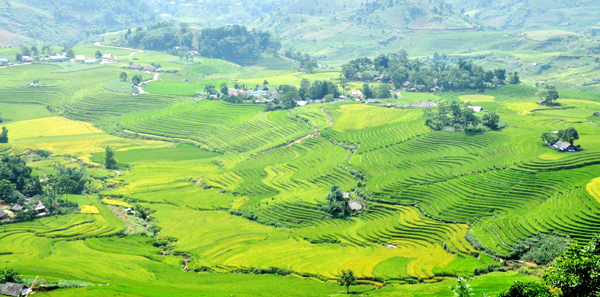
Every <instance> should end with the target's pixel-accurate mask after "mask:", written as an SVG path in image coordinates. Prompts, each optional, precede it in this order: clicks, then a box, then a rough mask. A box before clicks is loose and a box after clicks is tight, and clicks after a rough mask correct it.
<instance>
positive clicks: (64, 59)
mask: <svg viewBox="0 0 600 297" xmlns="http://www.w3.org/2000/svg"><path fill="white" fill-rule="evenodd" d="M48 59H49V61H50V62H67V61H69V58H68V57H67V56H50V57H48Z"/></svg>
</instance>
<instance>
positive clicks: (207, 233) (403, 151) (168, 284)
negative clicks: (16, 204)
mask: <svg viewBox="0 0 600 297" xmlns="http://www.w3.org/2000/svg"><path fill="white" fill-rule="evenodd" d="M87 50H91V48H90V49H87ZM136 56H138V55H137V54H136ZM139 57H143V58H148V59H150V57H152V56H151V55H149V54H142V53H140V55H139ZM157 59H164V60H160V61H163V62H164V61H166V62H165V63H169V64H166V65H169V66H172V67H181V70H182V73H183V72H184V71H188V73H192V72H193V73H195V75H197V77H196V79H198V80H200V79H201V77H203V76H204V75H206V76H210V79H222V80H228V79H230V78H232V77H239V78H240V81H242V82H243V81H244V80H246V81H248V82H254V81H259V80H262V79H264V77H260V75H262V74H265V73H266V72H265V73H260V75H259V74H256V73H253V72H251V71H250V70H249V69H244V70H243V71H240V72H239V73H238V72H237V71H239V69H238V68H237V67H236V66H235V65H228V66H227V69H226V71H223V72H220V73H211V71H214V70H215V69H216V68H218V67H220V66H219V65H220V64H219V63H217V62H215V64H214V65H212V66H211V65H209V62H206V63H204V64H193V65H182V64H177V63H171V62H169V61H172V59H173V57H171V56H168V55H158V56H157ZM168 59H171V60H168ZM157 61H158V60H157ZM178 65H179V66H178ZM215 65H216V66H215ZM217 66H218V67H217ZM31 67H32V68H31V69H30V71H27V70H26V69H27V68H26V67H23V68H24V69H18V70H15V73H14V77H8V76H6V77H8V80H7V84H6V85H3V86H2V89H0V94H2V96H0V111H2V110H3V109H4V110H7V111H8V112H11V114H13V115H14V116H12V119H11V120H10V121H7V122H6V124H5V125H6V126H7V128H8V129H9V130H10V131H11V132H10V142H9V143H8V144H2V145H0V154H20V155H23V154H26V153H27V152H29V151H30V150H33V149H40V148H41V149H48V150H51V151H53V152H54V154H55V156H54V157H52V158H51V159H50V160H44V161H39V162H34V163H32V166H34V167H36V169H35V174H38V175H39V176H44V174H52V169H51V167H50V166H51V165H52V164H54V163H55V162H59V163H61V164H69V163H71V162H75V161H77V162H79V161H81V162H79V163H80V164H84V163H85V164H90V165H91V166H95V167H94V168H89V169H88V172H92V173H94V174H96V175H97V176H102V178H103V179H105V180H106V185H107V186H106V187H105V188H104V189H103V190H102V192H101V193H100V194H99V195H98V196H95V195H90V196H88V197H72V198H71V197H69V198H70V199H76V200H77V202H78V203H79V204H80V207H81V211H80V212H79V213H72V214H68V215H62V216H56V217H45V218H41V219H37V220H34V221H32V222H26V223H16V224H7V225H5V226H2V227H0V228H4V227H6V231H2V232H0V251H2V252H0V262H4V263H10V264H11V265H14V267H16V268H18V269H19V270H20V271H22V273H24V274H25V275H26V276H28V277H35V276H36V275H43V276H44V277H46V278H48V279H52V280H55V279H79V280H85V281H89V282H92V283H94V284H99V283H111V284H114V286H112V285H111V286H102V287H99V286H94V287H90V288H89V290H85V291H84V290H81V291H80V290H73V291H71V290H66V291H65V290H61V291H56V292H52V293H47V295H48V296H60V294H64V295H63V296H69V294H74V293H73V292H75V293H82V292H83V293H84V294H83V295H85V296H94V294H97V296H111V294H114V295H115V296H122V295H118V294H131V295H133V296H137V295H148V296H160V295H164V294H169V293H168V292H172V291H173V290H181V289H183V288H189V290H190V292H193V294H197V295H203V294H204V295H207V294H211V293H213V292H218V293H219V294H221V293H223V294H221V295H227V294H238V295H243V294H244V293H245V294H247V295H257V294H258V293H256V292H264V295H266V296H269V295H272V296H277V292H275V291H276V290H275V289H272V288H277V289H279V288H280V287H279V286H272V285H273V284H275V283H278V282H283V283H284V285H285V286H288V287H287V288H289V287H295V288H298V291H297V292H294V293H293V294H295V293H297V295H298V296H308V295H323V296H324V295H330V294H335V293H336V292H337V291H338V290H339V288H337V287H336V286H335V284H333V283H327V282H322V281H326V280H330V281H333V280H335V279H336V278H337V277H338V276H339V274H340V271H341V270H344V269H352V270H354V271H355V273H356V275H357V276H358V277H359V280H360V283H361V284H363V285H362V286H358V287H357V290H359V291H361V292H365V291H368V290H371V289H372V286H370V285H378V286H383V285H384V284H385V285H387V287H385V288H384V289H381V290H376V291H372V292H370V293H369V294H371V293H373V294H374V295H378V294H395V293H398V292H412V291H414V290H421V289H415V288H425V285H417V286H409V285H407V284H406V283H407V282H408V281H409V279H411V278H417V279H420V280H422V281H423V282H426V283H434V282H440V283H439V284H431V285H428V286H429V287H427V288H432V289H431V290H433V288H435V289H436V290H438V291H437V292H442V293H440V294H443V293H447V292H446V291H444V290H445V289H444V288H447V287H448V286H449V285H451V281H450V280H449V279H454V278H455V276H457V275H462V276H473V275H474V270H475V269H485V268H486V267H487V265H488V264H491V265H495V264H496V265H499V264H497V263H494V261H493V260H492V259H491V257H489V256H487V255H485V254H483V253H482V252H481V251H477V250H475V249H474V248H473V246H471V243H469V242H468V241H467V240H466V237H467V235H470V236H471V237H474V238H476V239H477V240H478V241H480V242H481V243H482V244H483V245H484V246H485V247H486V248H489V249H490V250H493V251H495V252H496V253H498V254H499V255H506V254H508V253H509V251H510V246H511V245H512V244H514V243H516V242H518V241H519V240H521V239H524V238H527V237H530V236H532V235H535V234H536V233H538V232H543V233H558V234H562V235H565V236H570V237H571V238H572V239H573V240H576V241H586V240H588V239H589V238H590V237H591V236H592V234H594V233H600V198H598V197H600V194H599V193H600V190H599V188H600V187H599V182H598V177H599V176H600V149H599V148H600V138H598V137H597V135H598V133H599V132H600V131H598V129H600V128H599V127H598V126H597V125H593V124H591V123H590V121H593V118H592V117H591V116H592V113H593V111H594V109H595V108H597V107H598V105H599V104H600V100H599V99H598V97H597V96H595V95H589V96H587V95H586V94H579V93H571V94H569V97H570V98H574V99H563V100H561V104H562V105H561V107H559V108H550V107H540V106H537V105H535V101H536V97H535V95H534V94H535V92H534V90H532V89H531V88H528V87H526V86H506V87H502V88H499V89H496V90H492V91H487V92H486V93H483V94H468V93H441V94H406V96H405V98H400V99H394V102H397V103H398V104H400V103H408V102H418V101H421V100H436V101H440V100H462V101H469V102H472V103H474V104H475V103H476V104H478V105H481V106H483V107H484V109H485V110H486V111H496V112H497V113H498V114H499V115H500V116H501V118H502V119H503V120H504V121H506V122H507V123H508V125H507V127H505V128H504V129H502V130H500V131H488V132H485V133H449V132H438V131H433V130H431V129H430V128H429V127H427V126H426V125H425V118H424V117H423V111H422V110H420V109H386V108H381V107H375V106H367V105H364V104H358V103H354V102H337V103H332V104H319V105H307V106H303V107H299V108H295V109H292V110H288V111H283V110H279V111H273V112H264V111H263V110H264V106H262V105H250V104H229V103H226V102H222V101H207V100H204V101H200V100H199V99H197V98H188V97H182V96H179V95H177V94H172V93H169V89H168V88H164V89H161V91H160V92H158V91H157V92H151V93H148V94H143V95H139V96H133V95H131V94H125V93H122V94H119V93H115V92H109V91H106V90H104V88H103V86H104V84H105V83H106V82H107V81H109V80H111V79H113V80H114V79H116V77H118V73H119V72H118V71H119V70H118V69H116V68H115V67H103V68H101V69H91V70H86V71H82V72H81V73H79V74H78V75H79V76H81V77H79V78H78V77H77V75H75V74H72V73H53V72H52V71H54V70H56V69H55V67H52V66H47V65H32V66H31ZM215 67H216V68H215ZM31 71H33V72H36V71H37V73H39V76H40V77H41V78H42V79H45V80H47V81H48V83H52V84H54V85H55V86H52V87H44V88H39V89H28V88H25V87H22V85H23V82H27V80H29V79H31V78H32V77H33V76H34V74H32V73H31ZM194 71H195V72H194ZM268 73H269V75H272V77H274V78H277V79H273V80H271V78H270V77H269V81H271V83H274V82H277V81H281V82H283V81H285V82H288V81H292V78H293V79H298V78H300V76H305V75H308V74H302V75H300V74H290V73H289V72H286V71H285V70H281V69H274V70H268ZM0 75H5V74H4V72H3V70H0ZM177 75H182V74H181V73H179V74H177ZM177 75H173V76H172V77H166V78H165V80H166V81H169V82H171V83H173V80H174V79H175V78H174V77H176V76H177ZM186 75H187V74H186ZM331 75H333V74H332V72H322V73H317V74H315V76H314V78H320V79H324V78H325V76H331ZM3 77H4V76H3ZM72 82H79V84H78V85H77V87H73V84H72ZM261 83H262V81H261ZM175 85H176V84H175ZM153 88H155V89H154V90H157V89H160V88H161V84H155V85H154V86H153ZM150 90H151V88H150ZM532 104H533V105H532ZM18 106H25V107H28V108H31V113H23V112H19V111H18V108H17V107H18ZM31 106H35V107H31ZM4 115H5V114H4V112H3V116H4ZM7 118H9V117H8V116H7ZM571 126H572V127H575V128H576V129H577V130H578V131H579V134H580V136H581V139H580V140H578V141H577V144H580V145H581V146H582V148H584V150H583V151H581V152H577V153H568V154H567V153H565V154H559V153H557V152H555V151H554V150H552V149H550V148H548V147H546V146H544V144H543V143H542V142H541V141H540V135H541V134H542V133H543V132H551V131H554V130H560V129H565V128H567V127H571ZM106 132H110V133H112V135H111V134H107V133H106ZM149 139H152V140H149ZM174 143H176V144H174ZM107 145H110V146H112V147H114V148H115V151H116V157H117V160H118V161H119V163H120V165H122V168H121V169H119V170H120V171H119V172H118V173H117V172H115V171H107V170H104V169H103V168H102V167H101V163H102V162H103V158H104V156H103V149H104V147H105V146H107ZM359 175H364V180H360V178H359ZM332 184H337V185H340V186H341V187H342V188H343V189H344V191H353V190H355V189H359V190H360V191H362V192H364V193H365V194H366V195H367V196H368V198H367V199H366V206H367V207H366V209H365V211H364V212H362V213H361V214H360V215H357V216H353V217H350V218H348V219H346V220H342V219H334V218H332V217H331V215H329V214H328V213H325V212H324V211H322V208H321V207H322V206H323V205H324V204H325V203H326V201H325V195H326V193H327V192H328V191H329V188H330V187H331V185H332ZM125 201H127V202H125ZM134 204H140V205H141V206H143V207H146V208H149V209H150V210H151V211H152V215H151V216H152V218H153V220H152V221H151V224H153V225H156V226H157V227H159V228H160V229H159V231H158V234H157V237H158V238H159V239H156V238H148V237H144V236H141V235H128V236H125V234H123V233H122V231H123V230H125V229H126V227H125V223H124V222H123V221H121V220H119V219H118V218H117V217H116V216H115V214H113V213H112V212H111V208H113V209H122V208H124V207H131V206H132V205H134ZM109 206H110V208H109ZM117 216H120V214H119V213H117ZM126 218H127V217H126ZM130 219H131V221H135V220H137V219H132V218H130ZM125 221H126V223H131V221H129V220H127V219H126V220H125ZM143 224H146V223H143ZM1 230H4V229H1ZM165 242H168V244H167V243H165ZM165 246H168V248H166V247H165ZM5 250H6V251H9V252H8V253H4V252H3V251H5ZM182 256H183V257H182ZM184 268H185V269H187V270H188V272H184V271H183V270H184ZM257 268H260V269H270V268H278V269H285V270H289V272H290V273H291V274H292V275H293V276H294V277H283V276H256V275H252V276H251V275H239V274H237V273H234V272H240V271H254V269H257ZM194 269H197V270H199V271H207V270H208V271H213V272H217V273H194V272H191V271H193V270H194ZM503 276H504V277H506V278H503ZM300 278H303V279H300ZM526 278H530V277H529V276H524V275H518V274H516V273H507V274H500V275H496V274H493V275H487V276H483V277H479V278H476V280H475V281H474V282H484V280H491V279H493V280H494V282H495V283H494V284H495V285H496V286H490V289H489V290H488V291H485V292H486V293H490V292H497V291H499V290H501V289H503V288H505V287H506V285H507V284H509V283H510V282H509V281H507V279H509V280H513V279H526ZM184 281H185V282H189V283H193V284H181V282H184ZM149 283H151V284H149ZM213 284H218V285H213ZM223 284H235V285H232V286H229V289H225V288H224V287H227V286H225V285H223ZM247 284H250V285H249V286H248V288H247V290H249V291H245V290H244V289H245V288H244V286H245V285H247ZM282 286H283V285H282ZM420 286H422V287H420ZM442 286H445V287H444V288H442ZM265 287H270V288H271V289H272V290H271V289H268V290H267V289H264V288H265ZM242 288H244V289H242ZM261 289H262V290H261ZM273 290H274V291H273ZM313 290H314V291H313ZM395 290H400V291H398V292H396V291H395ZM423 290H424V289H423ZM207 292H208V293H207ZM248 292H250V293H248ZM186 293H187V292H186ZM482 293H484V292H483V291H482ZM44 294H46V293H44ZM102 294H108V295H102ZM42 296H45V295H42Z"/></svg>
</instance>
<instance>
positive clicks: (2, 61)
mask: <svg viewBox="0 0 600 297" xmlns="http://www.w3.org/2000/svg"><path fill="white" fill-rule="evenodd" d="M6 64H8V60H7V59H0V66H5V65H6Z"/></svg>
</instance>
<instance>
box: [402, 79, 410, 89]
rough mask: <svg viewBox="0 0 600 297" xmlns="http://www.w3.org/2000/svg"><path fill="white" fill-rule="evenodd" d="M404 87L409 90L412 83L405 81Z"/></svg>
mask: <svg viewBox="0 0 600 297" xmlns="http://www.w3.org/2000/svg"><path fill="white" fill-rule="evenodd" d="M402 86H403V87H405V88H408V86H410V82H409V81H405V82H404V83H402Z"/></svg>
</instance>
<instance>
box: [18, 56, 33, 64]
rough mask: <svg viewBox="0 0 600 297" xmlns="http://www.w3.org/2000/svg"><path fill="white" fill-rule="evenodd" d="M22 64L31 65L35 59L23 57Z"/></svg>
mask: <svg viewBox="0 0 600 297" xmlns="http://www.w3.org/2000/svg"><path fill="white" fill-rule="evenodd" d="M21 62H24V63H31V62H33V58H32V57H30V56H23V57H21Z"/></svg>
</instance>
